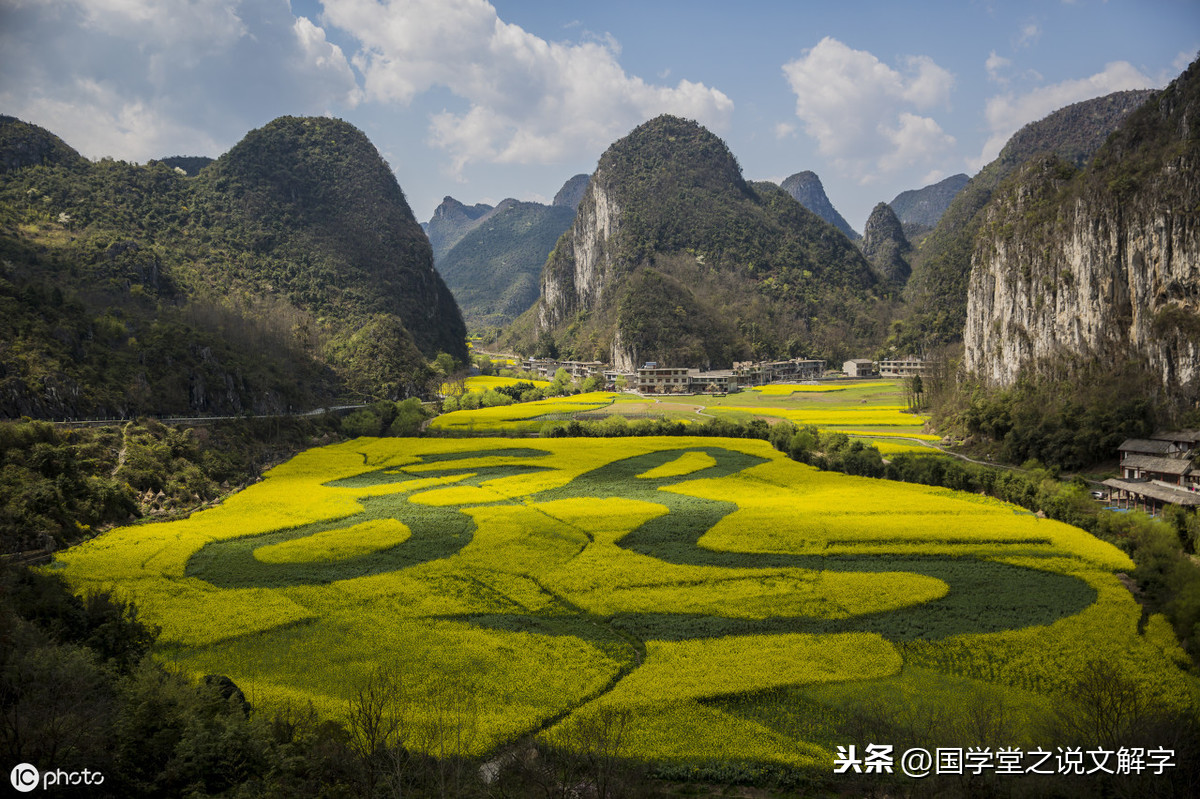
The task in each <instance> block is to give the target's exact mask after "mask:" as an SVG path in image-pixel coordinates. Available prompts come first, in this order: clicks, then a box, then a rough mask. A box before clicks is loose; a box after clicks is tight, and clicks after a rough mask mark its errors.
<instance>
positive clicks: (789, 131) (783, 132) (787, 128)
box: [775, 122, 796, 139]
mask: <svg viewBox="0 0 1200 799" xmlns="http://www.w3.org/2000/svg"><path fill="white" fill-rule="evenodd" d="M795 135H796V126H795V125H793V124H792V123H791V122H779V123H776V125H775V138H777V139H790V138H791V137H793V136H795Z"/></svg>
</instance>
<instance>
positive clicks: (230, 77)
mask: <svg viewBox="0 0 1200 799" xmlns="http://www.w3.org/2000/svg"><path fill="white" fill-rule="evenodd" d="M5 23H6V24H5V25H4V26H2V27H0V74H3V75H4V76H5V80H4V81H3V83H0V107H3V108H4V109H5V112H6V113H9V114H12V115H14V116H17V117H19V118H22V119H25V120H28V121H30V122H33V123H36V124H39V125H42V126H44V127H46V128H48V129H50V130H51V131H53V132H54V133H56V134H58V135H59V136H61V137H63V138H64V139H65V140H66V141H67V143H68V144H71V145H72V146H73V147H75V148H76V149H78V150H79V151H80V152H81V153H83V154H84V155H87V156H89V157H101V156H113V157H115V158H121V159H126V160H134V161H145V160H148V159H150V158H161V157H164V156H167V155H175V154H186V155H219V154H220V153H221V152H222V151H223V150H225V149H227V148H228V147H230V146H231V145H232V144H233V143H234V142H236V141H237V140H238V139H240V138H241V137H242V136H243V135H245V133H246V132H247V131H249V130H250V129H251V128H252V127H256V126H258V125H262V124H264V123H265V122H267V121H269V120H270V119H271V118H272V117H275V116H278V115H280V114H322V113H327V112H331V111H333V110H335V109H337V108H341V107H346V106H352V105H353V104H354V103H355V102H356V98H357V92H358V87H357V85H356V81H355V77H354V73H353V71H352V70H351V68H350V64H349V62H348V61H347V60H346V58H345V55H344V54H343V53H342V51H341V50H340V49H339V48H338V47H336V46H335V45H333V44H332V43H330V42H329V41H327V39H326V37H325V33H324V31H323V30H322V29H321V28H320V27H319V26H317V25H315V24H313V22H312V21H311V20H308V19H306V18H304V17H296V16H294V15H293V14H292V12H291V9H290V6H289V3H288V0H254V1H253V2H249V1H246V2H229V1H228V0H189V2H162V1H161V0H46V1H45V2H34V3H17V4H14V5H12V6H9V7H6V8H5Z"/></svg>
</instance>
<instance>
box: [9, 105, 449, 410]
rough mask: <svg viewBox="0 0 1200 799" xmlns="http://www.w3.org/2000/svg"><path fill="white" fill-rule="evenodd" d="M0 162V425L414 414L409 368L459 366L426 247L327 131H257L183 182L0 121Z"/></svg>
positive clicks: (421, 385)
mask: <svg viewBox="0 0 1200 799" xmlns="http://www.w3.org/2000/svg"><path fill="white" fill-rule="evenodd" d="M0 149H2V150H3V152H2V153H0V163H4V164H6V165H8V166H10V168H9V169H8V170H7V171H6V172H4V173H3V174H2V175H0V258H2V260H0V307H2V308H3V313H2V314H0V326H2V329H0V342H2V344H0V415H4V416H9V417H14V416H21V415H30V416H35V417H43V418H45V417H59V418H62V417H76V416H120V417H133V416H136V415H139V414H164V413H208V414H212V413H224V414H229V413H242V412H255V413H280V412H287V411H290V410H301V409H305V410H306V409H309V408H314V407H320V406H321V405H325V404H329V403H330V401H331V400H333V399H334V398H350V399H358V398H362V399H373V398H380V399H383V398H390V399H397V398H402V397H405V396H413V395H420V394H425V393H427V392H428V390H429V387H430V384H431V381H435V380H436V377H435V376H434V375H433V374H432V373H431V372H430V370H429V368H428V367H427V362H428V361H430V360H432V359H433V358H434V357H435V356H436V355H437V354H438V353H439V352H446V353H448V354H450V355H451V356H452V357H454V358H456V359H458V360H460V361H465V359H466V348H465V327H464V325H463V322H462V318H461V315H460V313H459V311H458V308H457V306H456V305H455V303H454V300H453V297H452V296H451V295H450V292H449V291H448V290H447V289H446V287H445V285H444V283H443V282H442V281H441V278H439V277H438V276H437V274H436V273H435V272H434V270H433V266H432V257H431V254H430V249H429V242H428V240H427V239H426V238H425V236H424V234H423V233H422V232H421V229H420V227H419V225H417V223H416V221H415V220H414V219H413V217H412V212H411V211H410V209H409V208H408V205H407V203H406V202H405V199H404V195H403V193H402V192H401V190H400V187H399V186H398V185H397V184H396V181H395V178H394V177H393V176H392V174H391V171H390V169H388V167H387V165H386V164H385V163H384V162H383V160H382V159H381V158H380V157H379V155H378V153H377V152H376V151H375V149H374V147H373V146H372V145H371V144H370V142H369V141H367V139H366V137H365V136H363V135H362V133H361V132H359V131H357V130H356V129H354V128H353V127H351V126H350V125H348V124H346V123H344V122H340V121H337V120H330V119H300V118H282V119H279V120H276V121H275V122H272V123H271V124H269V125H267V126H266V127H264V128H262V129H260V130H257V131H253V132H252V133H250V134H249V135H247V137H246V138H245V139H244V140H243V141H242V142H241V143H240V144H238V145H237V146H236V147H234V148H233V149H232V150H231V151H230V152H229V153H227V154H226V155H224V156H222V157H221V158H220V159H217V160H216V161H214V162H212V163H210V164H207V165H204V166H203V167H202V168H201V169H200V170H199V172H198V173H197V176H196V177H188V176H187V174H186V170H185V169H184V168H183V167H179V166H170V165H168V162H169V161H171V160H172V159H168V162H154V163H150V164H147V165H145V166H139V165H135V164H128V163H124V162H117V161H111V160H103V161H100V162H97V163H91V162H88V161H86V160H85V159H82V158H80V157H79V156H78V154H76V153H74V151H73V150H71V149H70V148H69V147H67V146H66V145H65V144H63V143H61V142H60V141H59V140H57V139H56V137H53V136H52V135H51V134H49V133H48V132H46V131H42V130H41V129H37V128H35V127H33V126H29V125H25V124H24V123H20V122H18V121H16V120H13V119H11V118H5V119H4V120H0ZM175 160H178V159H175ZM189 165H190V166H198V165H199V163H195V164H189Z"/></svg>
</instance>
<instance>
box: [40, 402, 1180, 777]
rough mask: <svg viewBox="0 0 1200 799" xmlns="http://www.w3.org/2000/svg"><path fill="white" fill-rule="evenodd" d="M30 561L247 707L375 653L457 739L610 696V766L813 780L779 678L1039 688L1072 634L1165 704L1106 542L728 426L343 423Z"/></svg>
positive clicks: (336, 684)
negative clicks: (144, 627)
mask: <svg viewBox="0 0 1200 799" xmlns="http://www.w3.org/2000/svg"><path fill="white" fill-rule="evenodd" d="M611 401H612V399H611V395H605V394H596V395H584V396H580V397H574V398H568V399H558V400H553V401H548V402H547V403H545V404H541V405H540V406H539V407H537V408H532V409H531V408H530V407H529V406H528V405H525V406H508V407H505V408H496V409H489V410H491V411H496V412H497V413H496V416H495V418H497V419H503V418H507V417H505V416H504V414H503V413H501V412H505V413H510V414H511V413H513V412H514V411H515V410H517V409H519V411H520V413H522V414H524V413H529V412H530V411H535V412H537V413H539V414H545V413H552V412H555V411H552V410H551V409H555V408H559V409H561V408H564V407H580V406H593V407H595V406H598V404H600V403H604V402H611ZM530 405H537V403H531V404H530ZM870 410H871V412H872V413H876V412H880V409H878V408H874V409H870ZM883 412H885V413H893V412H895V409H884V411H883ZM475 413H477V412H475ZM450 416H453V414H450V415H448V416H447V417H443V418H449V417H450ZM476 418H478V417H476ZM54 568H59V569H62V570H63V571H64V573H65V575H66V577H67V578H68V579H69V580H70V581H71V582H72V583H73V584H74V585H75V586H76V587H77V588H79V589H82V590H86V589H89V588H100V587H114V588H116V589H117V590H118V591H119V592H121V593H122V594H124V595H126V596H128V597H130V598H132V599H134V600H135V601H136V602H137V604H138V608H139V613H140V615H141V617H142V618H144V619H145V620H147V621H149V622H151V623H153V624H157V625H159V626H160V627H161V628H162V636H161V641H162V642H163V644H164V645H165V650H164V656H165V657H168V658H170V659H171V660H172V661H173V662H175V663H177V664H178V665H179V667H180V668H183V669H186V670H189V671H191V672H192V673H194V674H196V675H203V674H211V673H221V674H227V675H229V676H230V677H231V678H232V679H233V680H234V681H235V682H236V683H237V684H238V685H239V686H241V687H242V688H243V690H245V691H246V692H247V694H248V696H249V697H250V699H251V701H252V702H255V703H258V704H267V705H270V704H272V703H279V702H290V703H307V702H312V703H313V704H314V706H315V707H317V708H318V709H319V710H320V711H321V712H322V713H324V714H326V715H328V716H330V717H334V718H337V717H341V716H343V715H344V714H345V713H346V712H347V707H348V704H347V703H348V702H349V701H350V699H351V698H352V697H353V696H354V694H355V691H356V689H357V687H358V686H359V685H361V684H362V682H363V681H364V680H365V679H366V678H367V676H368V675H369V674H370V673H371V671H372V670H373V669H375V668H377V667H379V666H386V667H388V668H393V669H395V670H396V671H397V673H399V674H402V675H403V679H404V683H405V686H406V692H405V696H406V697H409V700H407V701H411V702H412V707H410V708H409V711H410V713H411V716H412V718H413V719H414V720H415V723H420V724H433V723H435V722H436V721H437V719H439V718H444V716H445V713H444V710H445V708H444V707H443V706H441V705H439V703H440V702H449V701H454V702H466V705H464V706H467V705H469V707H470V708H471V715H470V725H471V729H470V735H469V736H468V738H467V739H468V740H469V747H468V748H469V750H470V752H472V753H476V754H482V753H486V752H490V751H493V750H495V749H496V748H497V747H499V746H501V745H503V744H505V743H507V742H511V741H514V740H516V739H518V738H519V737H521V736H522V735H527V734H529V733H531V732H532V731H536V730H539V729H543V728H545V730H544V731H543V732H542V733H541V734H542V735H544V736H545V737H547V738H548V739H551V740H558V741H560V742H569V741H570V740H572V737H571V736H572V734H573V733H572V731H573V730H575V729H577V727H578V725H581V724H586V723H588V722H589V720H591V719H594V718H597V717H598V715H597V714H605V713H612V712H620V713H624V714H626V716H625V717H626V718H628V719H629V725H630V727H629V731H628V736H627V738H626V747H627V749H626V752H625V754H626V755H627V756H631V757H637V758H641V759H645V760H652V761H671V762H685V763H702V762H710V761H711V762H729V761H747V762H754V763H762V764H777V765H784V766H798V767H818V768H826V767H827V766H828V764H829V763H830V762H831V760H832V750H831V748H830V742H829V741H827V740H818V739H817V738H814V737H811V736H810V734H809V733H804V732H797V730H806V729H809V727H805V726H803V725H801V726H796V723H795V721H794V719H793V720H792V721H787V720H786V718H785V717H787V718H791V716H794V715H795V714H796V713H799V712H801V711H800V710H798V709H796V708H793V707H792V706H791V705H789V704H788V702H790V701H791V700H789V699H787V698H786V697H789V696H792V695H793V694H791V693H789V692H793V691H804V690H813V691H816V690H817V687H819V686H826V687H828V686H845V687H847V690H849V687H851V686H856V685H862V686H864V689H869V688H868V687H869V686H870V685H872V684H874V681H881V680H893V681H909V682H912V681H917V682H919V681H920V680H926V681H927V682H934V681H938V680H943V681H955V680H961V681H972V682H973V683H979V684H986V685H988V686H991V688H992V689H994V690H995V691H1000V692H1012V695H1013V696H1014V697H1016V696H1020V697H1040V698H1043V699H1046V701H1049V698H1052V697H1056V696H1059V695H1061V693H1062V692H1063V691H1065V690H1067V686H1068V685H1069V683H1070V680H1071V678H1072V674H1073V673H1074V669H1075V668H1076V665H1077V664H1078V662H1080V659H1081V658H1082V659H1086V658H1087V656H1088V655H1089V653H1094V652H1096V651H1106V652H1113V653H1117V656H1118V657H1119V658H1120V661H1121V663H1122V664H1123V667H1124V668H1126V669H1128V670H1129V672H1130V673H1131V674H1134V675H1136V677H1137V680H1138V681H1139V684H1141V685H1143V686H1144V687H1145V690H1146V691H1147V692H1148V694H1150V695H1153V696H1154V697H1155V698H1156V701H1160V702H1162V703H1163V704H1164V706H1170V707H1183V706H1187V705H1188V703H1189V702H1192V701H1194V700H1193V699H1192V697H1193V695H1194V693H1193V692H1194V687H1195V686H1194V681H1193V680H1192V678H1190V677H1188V676H1187V675H1186V674H1185V673H1184V672H1182V671H1181V670H1180V668H1179V665H1178V664H1179V663H1180V662H1181V659H1180V655H1181V654H1182V651H1181V650H1180V649H1179V644H1178V642H1177V641H1176V640H1175V639H1174V635H1173V633H1172V631H1171V629H1170V626H1169V625H1167V624H1166V623H1165V621H1164V620H1162V619H1161V617H1151V618H1150V620H1149V621H1148V622H1147V623H1146V624H1145V625H1144V629H1141V630H1139V623H1138V622H1139V618H1140V608H1139V607H1138V606H1137V603H1136V602H1135V601H1134V600H1133V598H1132V597H1131V596H1130V594H1129V592H1128V591H1126V590H1125V589H1124V588H1123V587H1121V585H1120V583H1119V582H1118V581H1117V579H1116V577H1115V576H1114V573H1115V572H1117V571H1127V570H1130V569H1132V568H1133V564H1132V563H1131V562H1130V561H1129V559H1128V557H1126V556H1125V555H1124V554H1123V553H1121V552H1120V551H1119V550H1117V549H1116V548H1114V547H1112V546H1110V545H1108V544H1106V543H1103V542H1101V541H1099V540H1098V539H1096V538H1094V537H1092V536H1090V535H1088V534H1086V533H1085V532H1083V531H1081V530H1078V529H1076V528H1073V527H1070V526H1068V525H1065V524H1062V523H1059V522H1054V521H1048V520H1045V519H1038V518H1036V517H1035V516H1033V515H1031V514H1029V513H1027V512H1025V511H1023V510H1022V509H1020V508H1017V507H1015V506H1012V505H1008V504H1005V503H1002V502H999V501H996V500H992V499H988V498H985V497H980V496H976V495H971V494H962V493H958V492H954V491H950V490H947V489H941V488H932V487H926V486H919V485H910V484H898V483H889V482H886V481H881V480H872V479H867V478H857V477H849V476H846V475H841V474H836V473H828V472H820V471H817V470H815V469H813V468H810V467H808V466H804V465H801V464H798V463H795V462H793V461H790V460H788V459H787V458H786V457H784V456H783V455H781V454H780V453H778V452H776V451H774V450H773V449H772V448H771V447H770V446H769V445H768V444H767V443H766V442H763V441H758V440H746V439H715V438H700V437H695V438H691V437H686V436H679V437H661V438H637V437H631V438H619V439H603V438H586V439H538V438H525V439H498V438H469V439H446V438H421V439H370V438H360V439H357V440H354V441H351V442H346V443H343V444H337V445H333V446H328V447H322V448H318V449H313V450H310V451H308V452H305V453H302V454H301V455H299V456H297V457H295V458H293V459H292V460H290V461H288V462H287V463H284V464H282V465H280V466H277V467H276V468H274V469H272V470H271V471H269V472H268V473H267V475H266V476H265V479H263V480H262V481H261V482H260V483H258V484H256V485H254V486H251V487H250V488H248V489H247V490H245V491H243V492H241V493H239V494H237V495H235V496H232V497H230V498H229V499H228V500H227V501H226V502H225V503H224V504H222V505H221V506H220V507H217V508H213V509H210V510H205V511H202V512H199V513H196V514H194V515H193V516H191V517H190V518H187V519H184V520H179V521H173V522H163V523H155V524H143V525H137V526H132V527H125V528H119V529H115V530H112V531H109V532H107V533H105V534H103V535H101V536H99V537H98V538H96V539H94V540H92V541H89V542H87V543H86V544H83V545H81V546H78V547H75V548H73V549H71V550H69V551H67V552H65V553H61V554H59V555H58V556H57V558H56V563H55V565H54ZM910 669H912V671H910ZM921 675H925V676H924V677H922V676H921ZM946 684H950V682H946ZM449 685H452V686H453V689H452V690H451V689H450V688H447V686H449ZM822 690H825V689H824V688H823V689H822ZM1022 701H1025V700H1022ZM1038 701H1042V700H1041V699H1039V700H1038ZM1026 704H1028V702H1027V703H1026ZM789 714H791V715H789ZM1031 723H1032V722H1031ZM818 726H819V725H816V726H812V729H814V730H815V729H817V727H818ZM812 735H816V733H812Z"/></svg>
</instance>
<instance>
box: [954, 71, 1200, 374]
mask: <svg viewBox="0 0 1200 799" xmlns="http://www.w3.org/2000/svg"><path fill="white" fill-rule="evenodd" d="M964 339H965V341H964V343H965V366H966V369H967V370H968V371H969V372H972V373H974V374H975V375H977V376H979V377H981V378H983V379H984V380H985V381H986V382H988V383H990V384H992V385H998V386H1009V385H1012V384H1013V383H1014V382H1015V381H1016V380H1017V377H1018V375H1019V374H1021V373H1022V370H1025V369H1031V370H1033V371H1034V372H1040V371H1045V370H1047V369H1048V368H1051V367H1053V368H1056V369H1061V368H1062V367H1063V365H1068V366H1069V365H1070V364H1073V363H1085V362H1092V363H1095V362H1097V361H1099V362H1104V363H1111V364H1113V365H1115V366H1116V365H1124V364H1125V363H1128V362H1130V361H1135V362H1140V363H1141V364H1143V365H1144V366H1145V367H1147V368H1148V369H1149V370H1151V372H1152V373H1153V374H1154V375H1155V376H1156V377H1157V378H1158V380H1159V381H1160V382H1161V384H1162V386H1163V387H1164V389H1166V390H1167V392H1168V394H1171V395H1174V396H1180V395H1183V396H1190V394H1191V392H1195V391H1196V390H1198V389H1200V62H1198V63H1194V64H1193V65H1192V66H1191V67H1190V68H1189V69H1188V71H1187V72H1185V73H1184V74H1183V75H1182V76H1181V77H1180V78H1179V79H1178V80H1176V81H1175V82H1174V83H1173V84H1171V86H1170V87H1168V88H1167V89H1165V90H1163V91H1162V92H1160V93H1158V94H1157V95H1156V96H1154V97H1153V98H1152V99H1150V100H1149V101H1148V102H1147V103H1146V104H1145V105H1144V106H1142V107H1141V108H1139V109H1138V110H1137V111H1136V112H1134V113H1133V114H1131V115H1130V116H1129V118H1128V119H1127V120H1126V121H1125V122H1124V123H1123V124H1122V125H1121V127H1120V128H1119V129H1118V130H1117V131H1116V132H1115V133H1114V134H1113V136H1112V137H1111V138H1110V139H1109V140H1108V141H1107V142H1106V143H1105V145H1104V147H1103V148H1102V149H1101V151H1100V152H1099V153H1098V154H1097V156H1096V158H1095V160H1094V161H1093V162H1092V163H1091V164H1090V165H1089V166H1088V167H1087V169H1086V170H1084V171H1082V172H1079V171H1077V170H1076V169H1075V167H1074V166H1073V165H1072V164H1069V163H1067V162H1064V161H1062V160H1061V159H1055V158H1044V159H1038V160H1035V161H1033V162H1030V163H1029V164H1027V165H1026V166H1025V167H1023V168H1022V169H1021V170H1019V171H1018V173H1016V175H1014V177H1013V178H1012V179H1010V180H1009V181H1008V182H1006V183H1005V184H1004V185H1003V186H1002V187H1001V190H1000V191H999V192H998V193H997V196H996V197H995V198H994V199H993V201H992V202H991V203H990V204H989V206H988V207H987V208H986V209H985V216H984V223H983V228H982V230H981V232H980V235H979V236H978V237H977V239H976V242H975V248H974V253H973V257H972V271H971V278H970V285H969V289H968V300H967V321H966V330H965V335H964Z"/></svg>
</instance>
